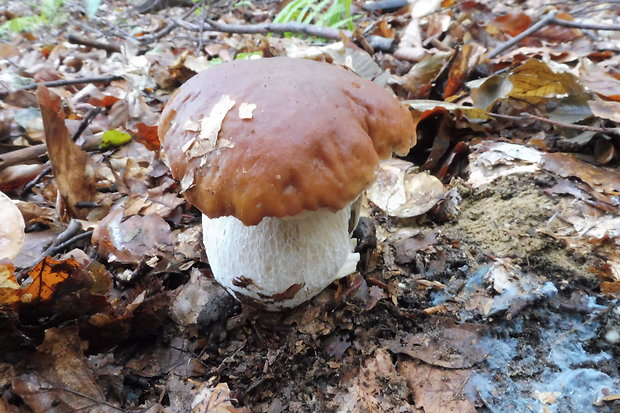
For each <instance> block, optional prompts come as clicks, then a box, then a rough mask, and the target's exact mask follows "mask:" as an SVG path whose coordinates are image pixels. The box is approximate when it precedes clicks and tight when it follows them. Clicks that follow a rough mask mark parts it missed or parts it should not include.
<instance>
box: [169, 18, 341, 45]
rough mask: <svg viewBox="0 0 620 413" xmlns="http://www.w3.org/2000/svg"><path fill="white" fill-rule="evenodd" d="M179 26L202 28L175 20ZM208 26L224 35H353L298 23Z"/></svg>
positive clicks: (214, 24) (332, 36)
mask: <svg viewBox="0 0 620 413" xmlns="http://www.w3.org/2000/svg"><path fill="white" fill-rule="evenodd" d="M174 21H175V22H176V23H178V24H179V26H181V27H183V28H185V29H187V30H190V31H199V30H200V26H199V25H196V24H193V23H189V22H185V21H180V20H178V19H175V20H174ZM205 22H206V23H207V25H206V26H205V30H209V31H215V32H222V33H240V34H267V33H299V34H305V35H307V36H316V37H324V38H326V39H335V40H339V39H341V35H344V36H347V37H350V36H351V35H352V34H353V33H352V32H350V31H349V30H340V29H333V28H331V27H323V26H316V25H314V24H305V23H297V22H288V23H259V24H228V23H220V22H216V21H214V20H211V19H205Z"/></svg>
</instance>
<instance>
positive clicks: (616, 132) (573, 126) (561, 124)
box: [489, 112, 620, 136]
mask: <svg viewBox="0 0 620 413" xmlns="http://www.w3.org/2000/svg"><path fill="white" fill-rule="evenodd" d="M489 115H491V116H493V117H495V118H500V119H508V120H516V121H520V120H526V119H533V120H537V121H539V122H545V123H548V124H550V125H554V126H558V127H560V128H567V129H575V130H581V131H587V132H596V133H607V134H610V135H619V136H620V128H597V127H596V126H588V125H576V124H574V123H566V122H560V121H558V120H553V119H549V118H544V117H542V116H538V115H533V114H531V113H521V115H520V116H510V115H500V114H499V113H493V112H489Z"/></svg>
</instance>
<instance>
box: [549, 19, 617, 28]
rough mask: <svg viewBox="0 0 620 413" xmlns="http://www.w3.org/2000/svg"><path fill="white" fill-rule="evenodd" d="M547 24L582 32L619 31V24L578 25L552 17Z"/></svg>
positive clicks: (577, 23)
mask: <svg viewBox="0 0 620 413" xmlns="http://www.w3.org/2000/svg"><path fill="white" fill-rule="evenodd" d="M549 24H555V25H558V26H564V27H572V28H575V29H584V30H620V24H609V25H605V24H590V23H579V22H574V21H570V20H562V19H558V18H557V17H554V18H552V19H551V21H550V22H549Z"/></svg>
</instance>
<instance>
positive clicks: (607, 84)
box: [579, 59, 620, 102]
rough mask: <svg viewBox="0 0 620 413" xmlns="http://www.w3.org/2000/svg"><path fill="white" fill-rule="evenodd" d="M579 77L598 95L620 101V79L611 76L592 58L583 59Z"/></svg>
mask: <svg viewBox="0 0 620 413" xmlns="http://www.w3.org/2000/svg"><path fill="white" fill-rule="evenodd" d="M579 79H580V80H581V81H582V82H583V84H584V85H586V87H587V88H588V89H590V90H591V91H593V92H594V93H596V94H597V95H599V96H602V97H604V98H607V99H609V100H613V101H616V102H620V80H619V79H616V78H615V77H613V76H611V75H610V74H609V73H607V72H605V71H604V70H603V69H601V68H600V67H599V66H597V65H596V64H594V63H592V62H591V61H590V60H588V59H583V60H582V61H581V67H580V69H579Z"/></svg>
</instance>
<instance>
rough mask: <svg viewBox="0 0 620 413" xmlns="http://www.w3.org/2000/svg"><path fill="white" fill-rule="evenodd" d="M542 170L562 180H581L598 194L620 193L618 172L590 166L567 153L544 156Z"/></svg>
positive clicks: (619, 175)
mask: <svg viewBox="0 0 620 413" xmlns="http://www.w3.org/2000/svg"><path fill="white" fill-rule="evenodd" d="M543 168H545V169H546V170H548V171H551V172H553V173H554V174H556V175H559V176H562V177H564V178H567V177H571V176H573V177H576V178H578V179H581V180H582V181H583V182H585V183H587V184H588V185H590V186H591V187H592V188H593V189H594V190H596V191H599V192H603V193H606V194H613V195H617V194H618V193H620V170H618V169H617V168H603V167H600V166H595V165H591V164H589V163H586V162H584V161H582V160H580V159H579V158H577V157H576V156H575V155H573V154H569V153H548V154H545V156H544V161H543Z"/></svg>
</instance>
